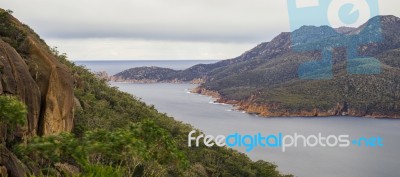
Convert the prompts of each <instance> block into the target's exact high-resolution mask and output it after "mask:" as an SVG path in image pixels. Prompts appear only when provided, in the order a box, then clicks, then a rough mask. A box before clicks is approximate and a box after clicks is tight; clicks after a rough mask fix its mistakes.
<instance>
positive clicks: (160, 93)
mask: <svg viewBox="0 0 400 177" xmlns="http://www.w3.org/2000/svg"><path fill="white" fill-rule="evenodd" d="M207 62H208V63H212V62H215V61H116V62H113V61H94V62H93V61H91V62H77V63H78V64H85V65H86V67H87V68H89V69H91V70H92V71H107V72H109V73H111V74H115V73H117V72H119V71H122V70H124V69H127V68H130V67H138V66H160V67H169V68H174V69H184V68H188V67H190V66H191V65H194V64H198V63H207ZM110 85H111V86H116V87H118V88H119V89H120V90H121V91H125V92H128V93H131V94H133V95H135V96H136V97H138V98H141V99H142V101H144V102H146V103H147V104H149V105H154V106H155V107H156V108H157V109H158V110H159V111H160V112H165V113H166V114H168V115H169V116H172V117H174V118H175V119H176V120H178V121H182V122H183V123H188V124H191V125H193V126H194V128H198V129H200V130H202V131H203V132H204V133H205V134H209V135H214V136H216V135H229V134H233V133H240V134H250V135H254V134H257V133H262V134H266V135H268V134H277V133H283V134H287V135H293V134H295V133H298V134H302V135H305V136H308V135H315V134H318V133H321V134H322V135H325V136H326V135H342V134H347V135H350V136H351V137H378V136H379V137H381V138H383V144H384V146H383V147H357V146H350V147H347V148H341V147H301V146H299V147H291V148H288V149H287V151H285V152H282V151H281V149H279V148H270V147H267V148H265V147H256V148H254V149H253V150H252V151H249V152H248V151H246V148H245V147H235V149H236V150H238V151H240V152H242V153H245V154H247V155H248V156H249V157H250V158H251V159H252V160H254V161H257V160H265V161H268V162H272V163H275V164H276V165H277V166H278V169H279V170H280V171H282V172H283V173H290V174H293V175H295V176H299V177H322V176H323V177H337V176H340V177H354V176H363V177H376V176H385V177H398V176H399V174H400V168H399V166H400V160H399V159H400V153H398V152H397V151H398V149H399V147H400V141H398V139H399V138H398V137H399V135H400V121H399V120H393V119H372V118H360V117H345V116H335V117H318V118H308V117H279V118H264V117H258V116H256V115H250V114H247V113H243V112H242V111H237V110H235V109H234V107H232V106H231V105H226V104H217V103H214V100H213V98H211V97H208V96H203V95H199V94H193V93H190V92H189V90H190V89H192V88H194V87H196V86H197V85H194V84H170V83H155V84H131V83H115V82H111V83H110ZM191 148H196V147H191Z"/></svg>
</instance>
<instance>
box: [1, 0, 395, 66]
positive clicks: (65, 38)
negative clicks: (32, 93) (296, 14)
mask: <svg viewBox="0 0 400 177" xmlns="http://www.w3.org/2000/svg"><path fill="white" fill-rule="evenodd" d="M303 1H306V2H309V3H310V2H311V1H315V0H303ZM355 1H359V0H355ZM379 3H380V4H379V5H380V14H384V15H387V14H393V15H396V16H400V11H399V4H400V3H399V2H398V1H397V0H379ZM0 6H1V8H4V9H11V10H13V11H14V13H13V15H14V16H16V17H17V18H18V19H19V20H20V21H22V22H23V23H25V24H28V25H29V26H30V27H31V28H33V29H34V30H35V31H36V32H37V33H39V35H40V36H41V37H42V38H43V39H44V40H45V41H46V42H47V43H48V44H49V45H50V46H57V47H58V48H59V50H60V52H63V53H64V52H65V53H67V54H68V56H69V58H70V59H72V60H105V59H110V60H111V59H119V60H123V59H137V60H156V59H228V58H233V57H236V56H238V55H240V54H241V53H243V52H245V51H246V50H249V49H251V48H252V47H254V46H255V45H257V44H259V43H261V42H266V41H269V40H271V39H272V38H273V37H274V36H276V35H278V34H279V33H280V32H282V31H290V26H289V17H288V10H287V4H286V0H65V1H59V0H1V1H0Z"/></svg>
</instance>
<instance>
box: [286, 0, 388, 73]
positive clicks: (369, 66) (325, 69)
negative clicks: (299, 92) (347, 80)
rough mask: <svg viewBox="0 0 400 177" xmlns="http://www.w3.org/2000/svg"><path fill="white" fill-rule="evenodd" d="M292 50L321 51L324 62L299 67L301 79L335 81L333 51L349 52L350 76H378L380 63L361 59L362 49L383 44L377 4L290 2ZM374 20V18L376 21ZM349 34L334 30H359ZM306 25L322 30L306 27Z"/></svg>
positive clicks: (370, 0) (365, 0) (372, 0)
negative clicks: (339, 49) (360, 48)
mask: <svg viewBox="0 0 400 177" xmlns="http://www.w3.org/2000/svg"><path fill="white" fill-rule="evenodd" d="M287 2H288V12H289V22H290V28H291V31H292V35H291V40H292V49H293V50H294V51H296V52H309V51H320V52H321V59H319V60H317V61H306V62H304V63H302V64H301V65H300V66H299V69H298V75H299V78H300V79H311V80H318V79H332V78H333V50H334V48H338V47H344V48H346V53H347V56H346V57H347V60H346V68H347V73H348V74H379V73H380V72H381V64H380V62H379V61H378V60H377V59H376V58H374V57H370V56H360V55H359V47H360V46H362V45H365V44H369V43H376V42H379V41H381V40H382V34H381V33H382V32H381V25H380V18H378V17H375V16H377V15H379V6H378V0H288V1H287ZM373 17H375V18H373ZM367 21H368V23H366V24H367V25H366V26H363V27H360V28H359V29H358V30H354V31H353V32H351V33H350V34H342V33H338V32H336V31H335V30H334V29H333V28H338V27H358V26H360V25H362V24H364V23H365V22H367ZM306 24H310V25H315V26H320V27H313V26H303V25H306Z"/></svg>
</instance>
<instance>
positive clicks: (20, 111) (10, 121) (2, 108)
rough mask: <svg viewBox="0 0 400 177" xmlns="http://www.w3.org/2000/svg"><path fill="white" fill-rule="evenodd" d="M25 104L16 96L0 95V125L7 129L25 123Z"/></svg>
mask: <svg viewBox="0 0 400 177" xmlns="http://www.w3.org/2000/svg"><path fill="white" fill-rule="evenodd" d="M26 114H27V110H26V106H25V104H24V103H22V102H21V101H19V99H18V98H17V97H13V96H0V125H5V127H6V128H8V131H12V130H14V129H15V128H16V127H17V126H18V125H19V126H23V125H25V123H26Z"/></svg>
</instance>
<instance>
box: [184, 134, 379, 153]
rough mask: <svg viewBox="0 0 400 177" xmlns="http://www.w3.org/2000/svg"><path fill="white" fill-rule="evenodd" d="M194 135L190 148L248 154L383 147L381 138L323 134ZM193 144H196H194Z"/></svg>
mask: <svg viewBox="0 0 400 177" xmlns="http://www.w3.org/2000/svg"><path fill="white" fill-rule="evenodd" d="M194 134H196V131H195V130H192V131H191V132H189V134H188V146H189V147H192V146H195V147H199V146H200V144H203V145H205V146H207V147H212V146H219V147H223V146H228V147H231V148H233V147H244V148H245V149H246V152H250V151H252V150H253V149H254V148H256V147H261V148H280V149H281V150H282V152H286V150H287V149H288V148H291V147H340V148H346V147H350V146H356V147H383V138H381V137H379V136H376V137H364V136H363V137H359V138H351V137H350V135H346V134H343V135H323V134H322V133H317V134H316V135H308V136H305V135H301V134H298V133H294V134H293V135H291V134H289V135H284V134H283V133H280V132H279V133H277V134H269V135H263V134H262V133H257V134H254V135H249V134H239V133H233V134H230V135H228V136H224V135H218V136H213V135H204V134H198V135H197V136H195V135H194ZM193 142H194V144H192V143H193Z"/></svg>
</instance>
